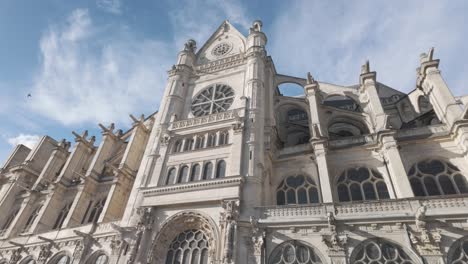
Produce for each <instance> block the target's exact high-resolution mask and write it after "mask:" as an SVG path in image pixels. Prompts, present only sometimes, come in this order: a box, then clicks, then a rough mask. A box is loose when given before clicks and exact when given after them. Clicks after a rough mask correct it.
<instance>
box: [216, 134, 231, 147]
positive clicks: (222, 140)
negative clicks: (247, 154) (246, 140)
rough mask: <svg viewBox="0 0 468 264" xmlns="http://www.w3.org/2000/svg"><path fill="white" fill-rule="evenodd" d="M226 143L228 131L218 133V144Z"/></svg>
mask: <svg viewBox="0 0 468 264" xmlns="http://www.w3.org/2000/svg"><path fill="white" fill-rule="evenodd" d="M226 144H229V132H228V131H223V132H221V133H219V140H218V145H220V146H222V145H226Z"/></svg>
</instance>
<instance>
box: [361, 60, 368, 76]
mask: <svg viewBox="0 0 468 264" xmlns="http://www.w3.org/2000/svg"><path fill="white" fill-rule="evenodd" d="M369 72H370V66H369V60H366V63H364V64H363V65H362V66H361V74H365V73H369Z"/></svg>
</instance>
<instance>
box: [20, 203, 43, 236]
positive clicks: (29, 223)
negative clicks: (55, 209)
mask: <svg viewBox="0 0 468 264" xmlns="http://www.w3.org/2000/svg"><path fill="white" fill-rule="evenodd" d="M41 209H42V205H39V206H38V207H36V208H35V209H34V210H33V211H32V213H31V214H30V215H29V218H28V221H26V224H25V225H24V228H23V232H28V231H30V229H31V227H32V225H33V223H34V221H35V220H36V218H37V216H38V215H39V212H40V211H41Z"/></svg>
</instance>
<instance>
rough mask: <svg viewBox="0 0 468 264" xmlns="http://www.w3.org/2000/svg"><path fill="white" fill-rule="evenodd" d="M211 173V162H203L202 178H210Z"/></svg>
mask: <svg viewBox="0 0 468 264" xmlns="http://www.w3.org/2000/svg"><path fill="white" fill-rule="evenodd" d="M211 175H213V164H212V163H211V162H208V163H206V164H205V167H204V168H203V177H202V180H208V179H210V178H211Z"/></svg>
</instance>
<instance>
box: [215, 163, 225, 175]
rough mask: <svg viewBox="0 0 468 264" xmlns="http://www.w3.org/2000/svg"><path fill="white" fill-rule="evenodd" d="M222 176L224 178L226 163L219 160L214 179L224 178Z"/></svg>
mask: <svg viewBox="0 0 468 264" xmlns="http://www.w3.org/2000/svg"><path fill="white" fill-rule="evenodd" d="M224 176H226V162H225V161H224V160H220V161H218V164H217V165H216V178H224Z"/></svg>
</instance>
